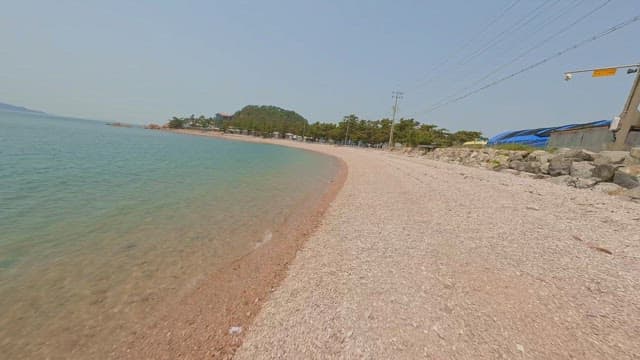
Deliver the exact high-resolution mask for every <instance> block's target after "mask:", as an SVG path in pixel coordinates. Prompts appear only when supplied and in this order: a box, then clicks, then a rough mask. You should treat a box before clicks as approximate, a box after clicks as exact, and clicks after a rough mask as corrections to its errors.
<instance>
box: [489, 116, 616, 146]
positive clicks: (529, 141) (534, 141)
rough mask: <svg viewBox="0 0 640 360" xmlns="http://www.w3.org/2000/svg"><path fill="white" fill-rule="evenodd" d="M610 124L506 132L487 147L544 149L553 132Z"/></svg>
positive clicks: (598, 123) (609, 122)
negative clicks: (518, 145)
mask: <svg viewBox="0 0 640 360" xmlns="http://www.w3.org/2000/svg"><path fill="white" fill-rule="evenodd" d="M610 124H611V120H600V121H593V122H590V123H584V124H570V125H563V126H554V127H546V128H538V129H527V130H515V131H514V130H511V131H505V132H502V133H500V134H498V135H496V136H494V137H492V138H491V139H489V141H488V142H487V145H489V146H494V145H501V144H520V145H528V146H533V147H540V148H543V147H545V146H547V143H548V142H549V136H550V135H551V132H552V131H565V130H577V129H586V128H592V127H601V126H609V125H610Z"/></svg>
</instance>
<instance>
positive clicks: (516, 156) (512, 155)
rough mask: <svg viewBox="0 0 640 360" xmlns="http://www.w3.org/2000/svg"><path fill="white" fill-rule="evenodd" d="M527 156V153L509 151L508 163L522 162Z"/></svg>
mask: <svg viewBox="0 0 640 360" xmlns="http://www.w3.org/2000/svg"><path fill="white" fill-rule="evenodd" d="M527 154H529V152H528V151H509V161H514V160H524V158H525V157H526V156H527Z"/></svg>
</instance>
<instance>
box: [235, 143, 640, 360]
mask: <svg viewBox="0 0 640 360" xmlns="http://www.w3.org/2000/svg"><path fill="white" fill-rule="evenodd" d="M235 137H241V136H235ZM245 138H248V137H245ZM248 139H251V138H248ZM252 140H253V139H252ZM258 141H261V142H269V143H274V144H280V145H286V146H293V147H297V148H305V149H310V150H313V151H318V152H322V153H325V154H328V155H331V156H336V157H338V158H340V159H342V160H343V161H344V162H345V164H346V166H347V168H348V176H347V178H346V181H345V183H344V186H343V187H342V189H341V190H340V192H339V193H338V194H337V196H336V198H335V200H334V201H333V202H332V203H331V204H330V205H329V207H328V209H327V210H326V212H325V214H324V216H323V217H322V220H321V221H320V223H319V225H318V227H317V228H316V230H315V231H314V232H313V233H312V234H311V235H310V236H309V238H308V240H307V241H306V242H305V243H304V245H303V246H302V248H301V250H300V251H299V252H298V253H297V255H296V257H295V259H294V260H293V261H292V262H291V264H290V265H289V266H288V271H287V273H286V276H285V277H284V280H282V282H281V284H280V286H278V287H277V288H275V289H273V292H271V293H270V294H269V297H268V299H267V300H266V302H265V303H264V305H263V306H262V307H261V310H260V311H259V313H258V314H257V316H256V318H255V320H254V321H253V322H252V323H251V325H249V327H248V329H244V332H243V336H244V339H243V342H242V345H241V346H240V348H239V349H238V351H237V352H236V354H235V357H236V358H238V359H279V358H290V359H298V358H406V359H412V358H434V359H437V358H476V359H493V358H554V359H556V358H562V359H564V358H582V359H602V358H616V359H632V358H637V357H638V356H640V344H639V343H638V342H637V338H638V337H639V336H640V328H639V327H638V325H637V324H639V323H640V308H639V305H638V302H637V299H638V298H639V296H640V283H639V281H638V279H639V278H640V277H639V276H638V275H640V234H638V232H637V229H638V226H637V223H638V220H639V219H640V215H639V214H640V205H639V204H637V203H633V202H621V201H619V200H618V199H615V198H614V197H611V196H608V195H604V194H600V193H596V192H593V191H588V190H578V189H570V188H567V187H563V186H558V185H555V184H551V183H548V182H545V181H538V180H533V179H527V178H521V177H516V176H513V175H511V174H504V173H496V172H491V171H488V170H482V169H476V168H469V167H464V166H460V165H453V164H446V163H441V162H436V161H431V160H426V159H422V158H412V157H406V156H403V155H400V154H390V153H387V152H382V151H375V150H368V149H357V148H344V147H335V146H328V145H319V144H304V143H297V142H292V141H286V140H263V139H258Z"/></svg>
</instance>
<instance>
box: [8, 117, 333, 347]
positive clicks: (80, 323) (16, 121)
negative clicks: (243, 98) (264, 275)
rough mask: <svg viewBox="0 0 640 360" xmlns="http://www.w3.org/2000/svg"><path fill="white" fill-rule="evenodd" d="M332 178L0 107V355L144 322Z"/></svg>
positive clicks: (320, 162)
mask: <svg viewBox="0 0 640 360" xmlns="http://www.w3.org/2000/svg"><path fill="white" fill-rule="evenodd" d="M336 170H337V164H336V162H335V161H334V160H333V159H331V158H328V157H325V156H321V155H318V154H315V153H311V152H306V151H300V150H293V149H289V148H284V147H278V146H270V145H262V144H249V143H242V142H233V141H225V140H218V139H212V138H201V137H192V136H182V135H176V134H170V133H165V132H159V131H151V130H144V129H140V128H119V127H111V126H106V125H105V124H104V123H101V122H94V121H87V120H77V119H67V118H56V117H50V116H44V115H26V114H19V113H10V112H0V310H1V311H2V313H3V316H2V317H1V319H0V351H2V352H3V353H4V354H11V355H13V356H15V357H22V356H23V357H29V355H30V354H41V353H47V351H49V350H47V349H48V347H55V348H56V349H58V350H60V349H62V350H63V351H64V350H65V349H68V350H69V351H71V350H74V349H77V348H78V347H82V346H83V344H85V343H86V342H90V341H92V337H96V336H104V334H105V333H108V334H112V333H117V332H119V331H120V330H122V328H123V327H126V323H127V320H128V319H129V318H130V317H133V316H134V315H136V314H138V315H139V313H141V312H142V313H145V312H148V313H149V314H150V316H151V312H152V311H153V305H154V304H156V303H159V302H162V301H168V300H167V299H169V298H171V297H176V296H179V295H180V294H181V293H184V292H186V291H189V289H190V288H192V287H193V286H195V285H196V284H197V283H198V280H199V279H202V278H203V277H204V276H205V275H206V274H207V273H209V272H211V271H213V270H214V269H216V268H218V267H220V266H224V264H225V262H228V261H230V260H232V259H234V258H237V257H239V256H241V255H243V254H245V253H247V252H248V251H251V249H253V248H254V247H255V244H256V243H258V242H260V241H261V240H262V239H263V238H265V237H266V238H268V237H269V233H270V231H271V230H273V229H275V228H277V227H278V226H279V224H281V223H282V222H283V221H284V220H285V219H286V217H287V216H290V215H291V214H292V212H294V211H295V209H296V207H297V206H301V204H304V203H305V202H307V201H309V200H310V199H314V198H317V197H319V194H320V193H321V192H322V191H323V189H325V188H326V184H327V180H328V179H329V178H331V177H332V176H333V175H335V172H336ZM61 334H64V336H63V335H61Z"/></svg>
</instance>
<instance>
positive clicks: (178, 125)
mask: <svg viewBox="0 0 640 360" xmlns="http://www.w3.org/2000/svg"><path fill="white" fill-rule="evenodd" d="M183 127H184V120H182V119H179V118H177V117H175V116H174V117H173V118H172V119H171V120H169V128H171V129H182V128H183Z"/></svg>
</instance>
